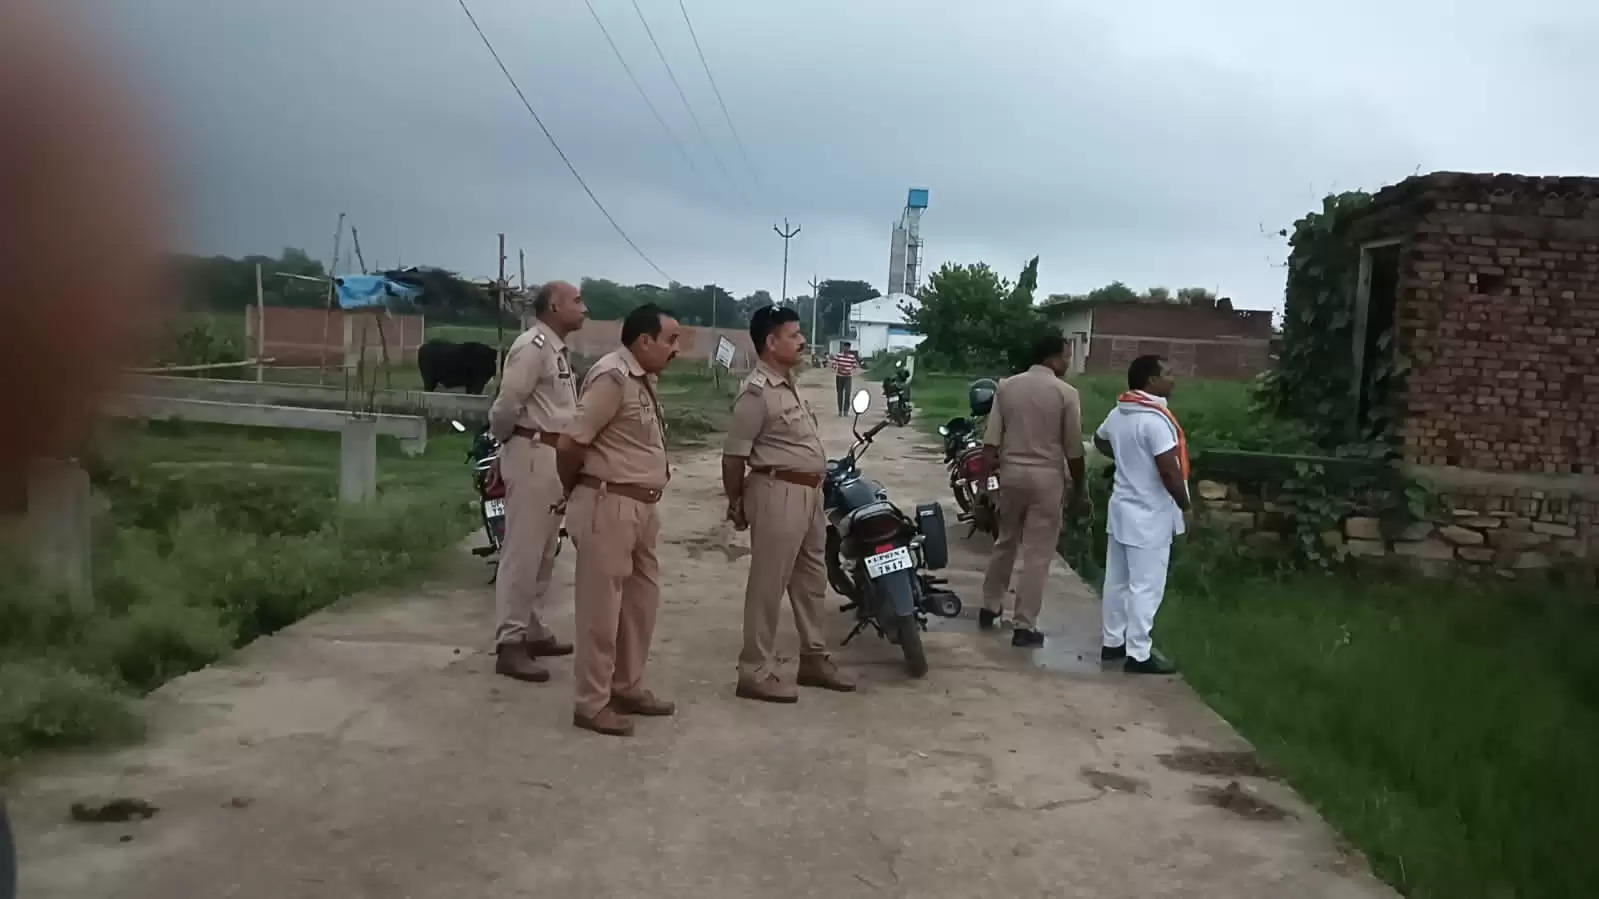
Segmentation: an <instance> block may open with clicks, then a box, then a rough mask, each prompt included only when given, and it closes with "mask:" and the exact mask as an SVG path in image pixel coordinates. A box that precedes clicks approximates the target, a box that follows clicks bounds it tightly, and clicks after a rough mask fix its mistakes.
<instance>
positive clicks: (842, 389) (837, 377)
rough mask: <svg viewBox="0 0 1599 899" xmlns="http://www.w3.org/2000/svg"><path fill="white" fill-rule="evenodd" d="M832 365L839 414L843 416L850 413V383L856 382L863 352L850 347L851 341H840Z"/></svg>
mask: <svg viewBox="0 0 1599 899" xmlns="http://www.w3.org/2000/svg"><path fill="white" fill-rule="evenodd" d="M832 365H833V385H834V387H835V388H837V390H838V414H839V417H840V418H842V417H843V416H845V415H848V414H849V400H850V385H851V384H853V383H854V379H855V371H856V369H859V368H860V367H861V354H860V353H857V352H855V351H854V350H852V349H850V345H849V341H847V340H844V341H840V342H839V344H838V352H837V353H835V354H834V355H833V359H832Z"/></svg>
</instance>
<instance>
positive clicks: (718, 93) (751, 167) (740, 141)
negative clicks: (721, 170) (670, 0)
mask: <svg viewBox="0 0 1599 899" xmlns="http://www.w3.org/2000/svg"><path fill="white" fill-rule="evenodd" d="M677 8H678V9H680V10H682V11H683V24H684V25H687V26H688V36H689V37H691V38H693V39H694V52H695V53H698V54H699V56H700V65H701V66H702V67H704V69H705V78H706V80H707V81H709V82H711V90H712V91H713V92H715V94H716V104H717V105H718V106H720V107H722V118H724V119H726V120H727V130H728V131H731V132H733V142H734V143H736V144H738V152H739V155H740V156H742V157H744V167H745V168H747V169H749V170H750V176H751V177H752V178H754V179H755V182H756V183H757V184H759V183H760V180H761V176H760V174H759V173H758V172H756V171H755V164H754V163H752V162H750V154H749V151H748V150H746V149H745V148H744V139H743V138H742V137H739V135H738V129H737V128H735V127H733V117H732V116H731V115H729V114H728V112H727V101H725V100H723V99H722V89H721V88H719V87H717V86H716V76H714V75H712V74H711V64H710V63H708V62H706V61H705V51H704V50H702V49H701V48H700V38H699V35H697V34H695V33H694V23H693V22H691V21H689V18H688V7H687V6H685V5H684V4H683V0H677Z"/></svg>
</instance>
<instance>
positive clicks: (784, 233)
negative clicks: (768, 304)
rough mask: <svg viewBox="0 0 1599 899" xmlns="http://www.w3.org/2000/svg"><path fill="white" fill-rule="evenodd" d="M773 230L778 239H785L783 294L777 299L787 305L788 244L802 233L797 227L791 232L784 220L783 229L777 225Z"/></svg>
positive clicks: (786, 220) (785, 219)
mask: <svg viewBox="0 0 1599 899" xmlns="http://www.w3.org/2000/svg"><path fill="white" fill-rule="evenodd" d="M772 230H773V231H776V232H777V236H778V237H781V238H783V293H782V295H781V296H779V297H778V298H777V301H778V302H779V303H786V302H788V242H789V241H790V240H793V239H794V235H796V234H798V233H800V226H799V225H795V226H794V228H793V230H790V229H789V227H788V219H787V218H784V219H783V227H782V228H778V227H777V226H776V225H773V226H772Z"/></svg>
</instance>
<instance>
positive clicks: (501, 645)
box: [489, 281, 588, 683]
mask: <svg viewBox="0 0 1599 899" xmlns="http://www.w3.org/2000/svg"><path fill="white" fill-rule="evenodd" d="M533 313H534V314H535V315H536V316H538V321H537V322H536V323H535V324H534V325H533V327H531V328H529V329H528V330H526V331H524V332H523V333H522V334H521V336H519V337H517V338H516V341H515V342H514V343H512V344H511V350H510V352H509V353H508V354H507V355H506V358H505V370H504V372H503V373H502V374H501V375H500V388H499V393H498V394H497V395H496V396H495V398H494V404H493V405H492V406H490V407H489V432H490V433H492V434H493V435H494V438H495V439H496V440H498V441H500V476H501V477H503V478H504V479H505V545H504V547H503V548H502V549H501V551H500V553H501V555H500V567H499V574H498V576H497V578H496V580H495V587H494V606H495V620H496V626H495V633H494V644H495V656H496V658H495V664H494V670H495V671H496V672H497V673H499V674H502V675H505V676H506V677H510V678H515V679H516V680H521V681H532V682H535V683H537V682H543V681H547V680H549V679H550V672H549V670H548V669H546V668H545V667H544V666H542V665H540V664H538V662H537V661H536V660H537V658H538V657H539V656H564V655H569V654H570V653H571V652H572V645H571V644H570V643H562V642H561V641H560V640H557V639H556V637H555V635H554V634H553V633H551V632H550V629H549V628H548V627H546V626H545V625H544V622H543V621H541V620H540V618H539V614H538V610H539V609H542V608H544V607H545V606H546V605H547V604H548V601H549V592H550V578H551V575H552V574H553V573H554V570H555V548H556V546H557V538H558V536H559V532H560V527H561V516H560V515H559V514H558V513H556V512H554V511H552V509H551V507H552V506H554V505H555V504H556V503H558V502H559V501H560V498H561V479H560V477H559V476H558V475H557V474H556V471H555V444H556V441H557V439H558V438H559V437H560V435H561V434H562V432H564V431H565V430H566V429H567V427H568V426H569V425H570V423H571V420H572V414H573V413H574V412H575V411H576V410H577V384H576V383H575V381H574V379H573V376H572V363H571V360H570V359H569V358H568V356H567V351H566V339H565V338H566V336H567V335H568V334H570V333H572V332H573V331H576V330H577V329H578V328H581V327H582V326H583V320H584V319H585V318H587V317H588V308H587V307H586V306H585V305H584V303H583V296H582V294H581V293H579V292H578V289H577V288H576V287H573V286H572V285H571V284H568V283H566V282H565V281H552V282H550V283H549V284H546V285H544V286H543V287H541V288H539V291H538V294H537V295H536V296H535V297H534V299H533Z"/></svg>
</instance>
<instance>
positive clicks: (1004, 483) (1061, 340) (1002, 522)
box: [977, 333, 1084, 648]
mask: <svg viewBox="0 0 1599 899" xmlns="http://www.w3.org/2000/svg"><path fill="white" fill-rule="evenodd" d="M1069 354H1070V350H1069V349H1068V348H1067V345H1066V338H1065V337H1062V336H1061V335H1060V334H1059V333H1049V334H1045V335H1043V336H1041V337H1039V338H1038V339H1037V340H1036V341H1034V343H1033V349H1032V359H1033V364H1032V366H1031V367H1030V368H1028V369H1027V370H1026V371H1024V372H1022V373H1021V374H1019V375H1014V376H1012V377H1009V378H1006V379H1004V380H1003V381H1000V382H999V389H998V392H997V393H996V394H995V396H994V406H993V410H992V411H991V412H990V413H989V416H988V430H987V431H986V432H985V434H984V436H983V443H984V444H985V445H986V446H988V447H991V448H993V449H994V450H996V451H997V455H998V459H999V539H998V540H997V541H996V542H995V543H994V550H993V554H992V555H990V556H989V560H988V571H987V573H986V574H985V575H984V577H983V608H982V610H981V611H979V612H978V613H977V626H978V627H980V628H982V629H984V630H989V629H991V628H993V627H994V624H995V622H997V621H998V620H999V616H1000V613H1001V612H1002V611H1003V610H1004V601H1005V593H1006V591H1007V590H1009V589H1010V582H1011V574H1012V572H1013V570H1014V569H1015V567H1016V556H1017V553H1018V551H1020V554H1021V557H1022V576H1021V580H1020V581H1019V582H1018V583H1017V585H1016V630H1015V632H1014V633H1012V634H1011V645H1012V646H1019V647H1024V648H1032V647H1039V646H1043V645H1044V635H1043V633H1042V632H1040V631H1039V630H1038V613H1039V611H1040V610H1041V609H1042V608H1043V605H1044V585H1045V583H1047V582H1048V580H1049V562H1050V560H1051V559H1053V558H1054V557H1055V553H1056V547H1057V546H1058V544H1059V542H1060V526H1061V518H1062V513H1063V511H1064V510H1063V507H1062V503H1063V502H1064V501H1065V499H1066V475H1067V472H1068V471H1070V472H1071V480H1072V504H1073V505H1076V503H1077V500H1078V498H1079V497H1080V496H1081V493H1082V487H1083V472H1084V467H1083V426H1082V421H1083V413H1082V403H1081V401H1080V400H1079V399H1078V396H1077V388H1075V387H1073V386H1071V385H1070V384H1067V383H1066V382H1065V381H1064V380H1062V378H1063V377H1065V375H1066V365H1067V362H1068V361H1069V359H1070V355H1069Z"/></svg>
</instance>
